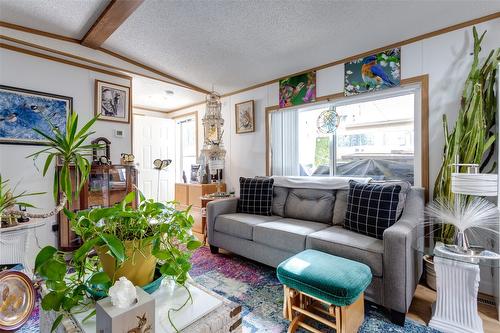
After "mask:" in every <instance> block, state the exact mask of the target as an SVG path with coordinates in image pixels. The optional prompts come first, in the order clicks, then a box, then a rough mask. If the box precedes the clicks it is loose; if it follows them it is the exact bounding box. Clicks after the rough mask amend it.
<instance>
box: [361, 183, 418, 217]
mask: <svg viewBox="0 0 500 333" xmlns="http://www.w3.org/2000/svg"><path fill="white" fill-rule="evenodd" d="M370 183H371V184H380V185H382V186H394V185H399V186H401V192H399V202H398V209H397V212H396V221H397V220H399V219H400V218H401V215H403V209H404V208H405V204H406V196H407V195H408V193H409V192H410V190H411V184H410V182H408V181H406V180H385V181H383V182H378V181H372V182H370Z"/></svg>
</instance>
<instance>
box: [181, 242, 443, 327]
mask: <svg viewBox="0 0 500 333" xmlns="http://www.w3.org/2000/svg"><path fill="white" fill-rule="evenodd" d="M192 262H193V269H192V270H191V273H190V274H191V276H192V277H193V279H194V280H195V281H196V282H198V283H199V284H201V285H203V286H205V287H207V288H209V289H211V290H213V291H215V292H217V293H218V294H220V295H222V296H224V297H226V298H228V299H230V300H232V301H234V302H236V303H239V304H241V305H242V307H243V312H242V315H243V332H245V333H255V332H272V333H279V332H286V331H287V328H288V324H289V322H288V321H287V320H284V319H283V316H282V307H283V287H282V285H281V284H280V282H279V281H278V279H277V278H276V272H275V269H273V268H271V267H268V266H265V265H261V264H258V263H255V262H252V261H250V260H248V259H244V258H241V257H238V256H235V255H228V254H217V255H213V254H211V253H210V250H209V249H208V248H206V247H203V248H201V249H199V250H198V251H197V252H196V253H195V254H194V256H193V260H192ZM365 304H366V309H365V321H364V322H363V325H362V326H361V328H360V330H359V332H360V333H382V332H383V333H386V332H394V333H407V332H408V333H410V332H411V333H424V332H425V333H437V331H436V330H433V329H431V328H428V327H426V326H423V325H421V324H419V323H416V322H414V321H412V320H410V319H406V322H405V326H404V327H400V326H397V325H394V324H392V323H391V322H390V320H389V318H388V317H387V316H386V314H385V311H383V310H381V309H379V308H378V307H376V306H375V305H373V304H369V303H368V304H367V303H365ZM322 331H323V329H322ZM325 332H328V331H327V330H325ZM332 332H334V330H332Z"/></svg>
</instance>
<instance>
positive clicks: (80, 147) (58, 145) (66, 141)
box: [28, 112, 101, 202]
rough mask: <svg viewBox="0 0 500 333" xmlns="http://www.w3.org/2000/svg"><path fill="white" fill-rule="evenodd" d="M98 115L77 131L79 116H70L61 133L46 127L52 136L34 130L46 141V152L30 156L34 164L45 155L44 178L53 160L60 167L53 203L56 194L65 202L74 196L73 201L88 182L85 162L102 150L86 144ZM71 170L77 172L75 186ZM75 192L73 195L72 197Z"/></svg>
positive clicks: (56, 171) (87, 170) (55, 180)
mask: <svg viewBox="0 0 500 333" xmlns="http://www.w3.org/2000/svg"><path fill="white" fill-rule="evenodd" d="M98 117H99V115H97V116H96V117H94V118H92V119H91V120H90V121H89V122H87V123H86V124H85V125H84V126H83V127H82V128H81V129H80V130H78V114H76V113H75V112H73V113H72V114H71V115H70V116H69V117H68V121H67V122H66V130H65V132H62V131H61V130H60V129H59V128H58V127H56V126H55V125H53V124H52V123H50V120H48V121H49V123H50V125H51V128H52V133H44V132H43V131H41V130H39V129H37V128H34V129H33V130H34V131H35V132H37V133H38V134H40V135H41V136H43V137H44V138H45V139H46V140H47V141H48V144H47V146H48V148H44V149H42V150H40V151H37V152H36V153H34V154H31V155H29V156H28V157H32V158H34V159H35V160H36V159H37V158H39V157H40V156H41V155H46V158H45V164H44V167H43V175H44V176H45V175H46V174H47V171H48V169H49V167H50V165H51V164H52V161H54V160H56V161H59V163H61V167H60V169H59V172H58V170H57V168H56V169H55V173H54V187H53V193H54V199H55V200H56V201H57V200H58V195H59V190H61V192H62V193H63V194H64V196H65V197H66V199H67V200H68V201H69V202H71V200H72V198H73V195H74V196H75V197H76V196H78V194H79V193H80V191H81V189H82V187H83V185H84V184H85V182H86V181H87V179H88V177H89V173H90V166H91V165H90V162H89V161H88V159H87V158H86V157H87V156H91V155H92V149H93V148H101V145H96V144H85V142H86V141H87V139H88V138H89V136H91V135H92V134H94V133H95V132H93V131H90V128H91V127H92V125H93V124H94V123H95V122H96V120H97V119H98ZM71 166H74V167H75V170H76V171H77V175H76V184H73V181H72V179H71ZM73 189H74V193H72V191H73Z"/></svg>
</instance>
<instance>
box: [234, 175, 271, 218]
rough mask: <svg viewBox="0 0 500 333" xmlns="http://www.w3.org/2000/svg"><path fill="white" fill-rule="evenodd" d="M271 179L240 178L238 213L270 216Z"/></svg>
mask: <svg viewBox="0 0 500 333" xmlns="http://www.w3.org/2000/svg"><path fill="white" fill-rule="evenodd" d="M273 183H274V179H272V178H267V177H266V178H264V177H259V178H245V177H240V200H238V212H239V213H247V214H257V215H267V216H271V212H272V201H273Z"/></svg>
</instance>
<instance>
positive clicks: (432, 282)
mask: <svg viewBox="0 0 500 333" xmlns="http://www.w3.org/2000/svg"><path fill="white" fill-rule="evenodd" d="M424 267H425V282H426V283H427V286H429V288H431V289H432V290H436V271H435V270H434V260H433V259H432V257H431V256H429V255H424Z"/></svg>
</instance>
